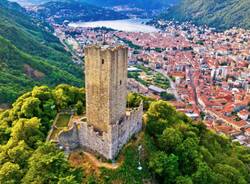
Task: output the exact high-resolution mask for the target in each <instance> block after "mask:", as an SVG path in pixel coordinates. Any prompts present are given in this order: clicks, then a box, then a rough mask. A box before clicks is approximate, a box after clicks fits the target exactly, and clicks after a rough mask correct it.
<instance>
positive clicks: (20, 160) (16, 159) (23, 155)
mask: <svg viewBox="0 0 250 184" xmlns="http://www.w3.org/2000/svg"><path fill="white" fill-rule="evenodd" d="M32 151H33V150H32V149H31V148H29V147H28V145H27V144H26V143H25V142H24V141H23V140H22V141H20V142H18V145H17V146H15V147H13V148H9V149H8V150H7V154H8V157H9V159H10V161H11V162H12V163H17V164H18V165H20V167H21V168H26V167H27V160H28V158H29V157H30V156H31V154H32Z"/></svg>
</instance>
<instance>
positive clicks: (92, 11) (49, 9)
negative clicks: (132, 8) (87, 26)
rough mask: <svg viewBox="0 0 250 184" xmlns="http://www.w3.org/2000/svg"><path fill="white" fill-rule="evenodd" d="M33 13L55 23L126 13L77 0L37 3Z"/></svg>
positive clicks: (105, 17) (123, 17)
mask: <svg viewBox="0 0 250 184" xmlns="http://www.w3.org/2000/svg"><path fill="white" fill-rule="evenodd" d="M35 15H38V16H40V17H43V18H45V19H48V18H49V19H53V20H54V21H55V22H56V23H59V24H61V23H63V22H64V21H65V20H68V21H70V22H77V21H96V20H113V19H125V18H128V17H127V16H126V15H123V14H121V13H118V12H115V11H113V10H110V9H104V8H101V7H97V6H94V5H90V4H88V3H85V2H82V1H78V0H71V1H69V0H65V1H51V2H48V3H45V4H42V5H39V8H38V10H37V11H36V12H35Z"/></svg>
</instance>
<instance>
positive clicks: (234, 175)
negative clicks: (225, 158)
mask: <svg viewBox="0 0 250 184" xmlns="http://www.w3.org/2000/svg"><path fill="white" fill-rule="evenodd" d="M214 171H215V173H217V183H222V184H231V183H235V184H247V181H246V180H245V179H244V177H243V176H242V174H241V173H240V172H239V171H238V170H237V169H236V168H233V167H231V166H229V165H227V164H216V165H215V167H214Z"/></svg>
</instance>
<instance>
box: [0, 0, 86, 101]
mask: <svg viewBox="0 0 250 184" xmlns="http://www.w3.org/2000/svg"><path fill="white" fill-rule="evenodd" d="M0 66H1V69H0V103H9V102H12V101H13V100H15V99H16V97H17V96H19V95H20V94H22V93H24V92H25V91H27V90H30V89H31V88H32V87H33V86H34V85H38V84H40V85H41V84H47V85H55V84H58V83H69V84H74V85H78V86H79V85H81V76H82V72H81V67H79V66H76V65H75V64H73V62H72V60H71V55H70V54H69V53H67V52H66V51H65V50H64V47H63V46H62V45H61V43H60V42H59V40H58V39H57V38H56V37H55V36H53V34H52V28H51V27H50V26H48V25H47V24H46V23H44V22H41V21H38V20H36V19H34V18H31V17H30V16H29V15H28V14H27V13H26V11H25V9H23V8H22V7H20V6H19V5H18V4H16V3H10V2H8V1H6V0H1V2H0Z"/></svg>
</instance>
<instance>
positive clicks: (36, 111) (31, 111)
mask: <svg viewBox="0 0 250 184" xmlns="http://www.w3.org/2000/svg"><path fill="white" fill-rule="evenodd" d="M40 104H41V101H40V100H39V99H38V98H34V97H29V98H26V99H25V101H24V102H23V105H22V107H21V115H19V117H20V118H32V117H39V116H40V115H41V113H42V111H41V109H40Z"/></svg>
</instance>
